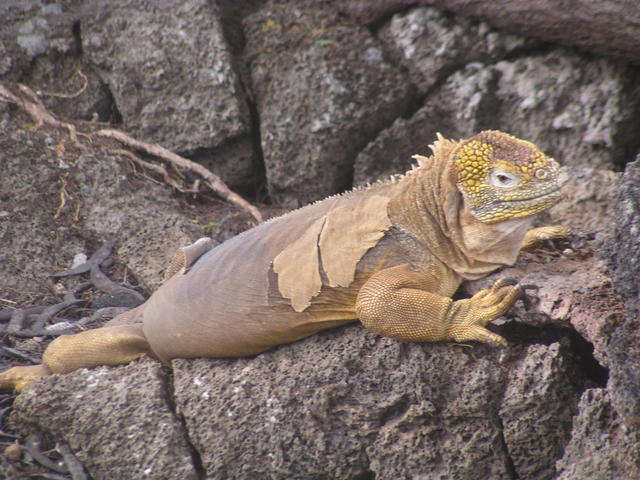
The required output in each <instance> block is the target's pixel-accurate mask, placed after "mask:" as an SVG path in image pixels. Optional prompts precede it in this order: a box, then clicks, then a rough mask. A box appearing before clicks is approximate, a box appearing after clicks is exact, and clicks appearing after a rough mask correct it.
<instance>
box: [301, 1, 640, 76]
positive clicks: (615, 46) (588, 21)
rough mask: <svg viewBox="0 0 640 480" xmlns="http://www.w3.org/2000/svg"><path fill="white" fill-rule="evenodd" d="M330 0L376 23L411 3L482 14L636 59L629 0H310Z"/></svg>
mask: <svg viewBox="0 0 640 480" xmlns="http://www.w3.org/2000/svg"><path fill="white" fill-rule="evenodd" d="M310 3H312V4H314V3H324V4H326V3H330V4H332V6H333V7H334V8H336V9H338V10H339V11H340V12H341V13H344V14H346V15H348V16H350V17H351V18H354V19H355V20H357V21H360V22H362V23H377V22H380V21H382V19H384V18H385V17H386V16H387V15H389V14H390V13H393V12H397V11H399V10H401V9H403V8H407V7H408V6H411V5H415V4H423V5H432V6H436V7H439V8H443V9H446V10H449V11H453V12H456V13H460V14H461V15H464V16H471V17H476V18H483V19H485V20H486V21H487V22H489V23H491V24H492V25H494V26H495V27H500V28H505V29H508V30H510V31H512V32H514V33H518V34H521V35H526V36H531V37H534V38H539V39H541V40H544V41H547V42H554V43H556V42H557V43H560V44H564V45H569V46H576V47H580V48H583V49H586V50H590V51H593V52H596V53H599V54H601V55H607V56H612V57H617V58H619V59H621V60H624V61H628V62H632V63H635V64H640V53H639V52H640V27H639V25H640V11H638V8H637V4H636V2H635V1H634V0H604V1H600V2H597V3H594V2H592V1H591V0H565V1H563V2H562V3H559V2H556V1H554V0H543V1H538V2H521V1H517V0H506V1H502V2H493V1H491V0H418V1H415V0H356V1H350V2H342V1H340V0H310Z"/></svg>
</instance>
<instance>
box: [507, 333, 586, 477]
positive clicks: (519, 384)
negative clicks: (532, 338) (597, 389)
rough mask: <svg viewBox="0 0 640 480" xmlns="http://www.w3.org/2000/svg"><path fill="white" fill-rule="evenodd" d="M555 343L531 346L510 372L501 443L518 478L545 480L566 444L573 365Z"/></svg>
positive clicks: (571, 406) (571, 408)
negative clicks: (505, 448)
mask: <svg viewBox="0 0 640 480" xmlns="http://www.w3.org/2000/svg"><path fill="white" fill-rule="evenodd" d="M565 350H566V348H563V347H561V346H560V344H559V343H553V344H551V345H548V346H547V345H530V346H529V347H528V348H527V352H526V357H525V358H524V360H522V361H521V362H519V364H517V365H515V366H514V368H510V369H509V380H508V382H507V388H506V391H505V393H504V398H503V400H502V404H501V406H500V418H501V420H502V425H503V428H504V439H505V443H506V446H507V450H508V452H509V456H510V458H511V460H512V462H513V466H514V468H515V471H516V473H517V475H518V476H517V478H519V479H523V480H524V479H530V480H533V479H539V480H543V479H548V478H553V475H554V474H555V462H556V460H557V459H558V458H559V457H560V456H561V455H562V452H563V451H564V447H565V445H566V444H567V442H568V441H569V438H570V431H571V420H572V417H573V415H574V414H575V412H576V410H577V409H576V401H577V397H576V393H577V392H578V388H577V387H578V386H577V385H575V384H573V383H572V382H574V381H575V375H573V372H574V371H575V366H574V365H571V364H572V360H571V358H570V355H568V353H567V352H566V351H565Z"/></svg>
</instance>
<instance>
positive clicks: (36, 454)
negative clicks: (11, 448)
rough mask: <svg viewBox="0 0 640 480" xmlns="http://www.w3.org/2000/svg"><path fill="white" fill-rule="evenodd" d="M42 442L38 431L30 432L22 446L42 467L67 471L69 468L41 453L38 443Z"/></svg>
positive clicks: (59, 471) (61, 471)
mask: <svg viewBox="0 0 640 480" xmlns="http://www.w3.org/2000/svg"><path fill="white" fill-rule="evenodd" d="M41 442H42V437H41V436H40V434H39V433H32V434H31V435H29V436H28V437H27V441H26V442H25V444H24V448H25V449H26V450H27V452H29V455H31V456H32V457H33V459H34V460H35V461H36V462H38V463H39V464H40V465H42V466H43V467H46V468H48V469H49V470H53V471H54V472H58V473H69V469H68V468H67V467H66V466H65V465H60V464H58V463H57V462H54V461H53V460H51V459H50V458H49V457H47V456H45V454H44V453H42V450H41V447H40V443H41Z"/></svg>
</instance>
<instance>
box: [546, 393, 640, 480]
mask: <svg viewBox="0 0 640 480" xmlns="http://www.w3.org/2000/svg"><path fill="white" fill-rule="evenodd" d="M578 409H579V412H578V415H577V416H576V418H575V419H574V421H573V428H572V431H571V441H570V442H569V444H568V445H567V448H566V450H565V452H564V456H563V457H562V459H560V460H559V461H558V462H557V464H556V469H557V471H558V476H557V477H554V478H556V479H557V480H583V479H586V478H588V479H589V480H611V479H613V478H616V479H624V480H633V479H637V478H638V466H639V465H640V451H639V450H638V444H640V434H639V433H638V429H637V427H630V426H628V425H625V423H624V422H622V421H621V419H620V416H619V415H618V414H617V413H616V411H615V409H614V408H612V405H611V399H610V396H609V394H608V393H607V391H606V390H605V389H602V388H593V389H589V390H586V391H585V392H584V393H583V395H582V398H581V399H580V404H579V406H578Z"/></svg>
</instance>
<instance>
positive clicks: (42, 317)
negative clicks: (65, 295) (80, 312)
mask: <svg viewBox="0 0 640 480" xmlns="http://www.w3.org/2000/svg"><path fill="white" fill-rule="evenodd" d="M85 302H86V301H85V300H82V299H78V298H76V299H73V300H63V301H62V302H60V303H56V304H55V305H49V306H48V307H47V308H45V309H44V310H43V311H42V313H40V314H39V315H38V317H37V318H36V320H35V321H34V322H33V325H32V327H31V328H32V329H33V330H34V331H38V330H42V329H43V328H44V326H45V324H46V323H47V322H48V321H49V320H50V319H51V318H52V317H53V316H54V315H56V314H57V313H60V312H61V311H63V310H65V309H67V308H69V307H71V306H73V305H77V304H78V303H85Z"/></svg>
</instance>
